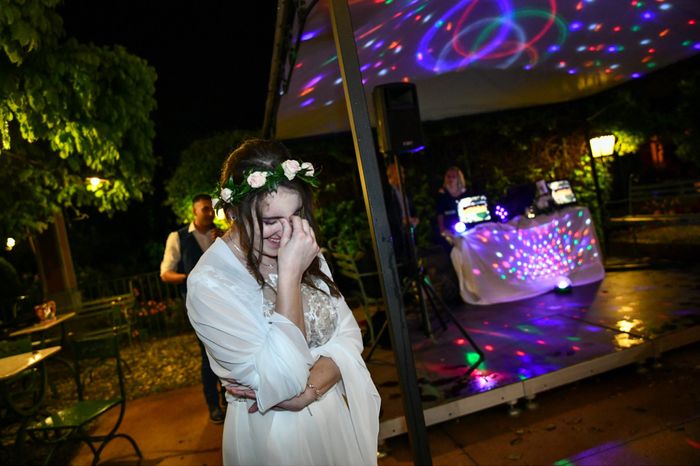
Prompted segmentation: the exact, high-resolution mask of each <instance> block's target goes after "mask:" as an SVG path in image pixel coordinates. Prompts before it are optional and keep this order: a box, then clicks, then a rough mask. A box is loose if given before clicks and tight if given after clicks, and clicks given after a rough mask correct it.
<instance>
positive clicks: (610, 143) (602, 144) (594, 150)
mask: <svg viewBox="0 0 700 466" xmlns="http://www.w3.org/2000/svg"><path fill="white" fill-rule="evenodd" d="M588 151H589V153H590V156H591V172H592V173H593V183H594V184H595V197H596V201H597V202H598V212H600V221H601V223H605V204H604V203H603V194H602V193H601V191H600V182H599V181H598V170H597V168H596V163H595V159H597V158H599V157H607V156H610V155H613V154H614V153H615V135H613V134H606V135H604V136H596V137H593V138H590V139H588ZM601 232H602V233H603V248H604V249H605V248H606V247H607V243H608V241H607V237H606V231H605V225H604V224H601Z"/></svg>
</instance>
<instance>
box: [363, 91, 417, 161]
mask: <svg viewBox="0 0 700 466" xmlns="http://www.w3.org/2000/svg"><path fill="white" fill-rule="evenodd" d="M372 97H373V100H374V110H375V112H376V116H377V135H378V137H379V150H380V151H381V152H382V153H383V154H385V155H386V154H402V153H407V152H418V151H419V150H422V149H423V148H424V146H423V131H422V128H421V122H420V112H419V111H418V94H417V93H416V86H415V84H412V83H389V84H382V85H380V86H376V87H375V88H374V90H373V91H372Z"/></svg>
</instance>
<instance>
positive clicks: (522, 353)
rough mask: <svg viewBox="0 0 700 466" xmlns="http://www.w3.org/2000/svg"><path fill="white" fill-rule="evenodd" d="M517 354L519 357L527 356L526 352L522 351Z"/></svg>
mask: <svg viewBox="0 0 700 466" xmlns="http://www.w3.org/2000/svg"><path fill="white" fill-rule="evenodd" d="M515 354H517V355H518V356H525V352H523V351H520V350H518V351H516V352H515Z"/></svg>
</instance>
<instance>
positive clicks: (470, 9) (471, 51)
mask: <svg viewBox="0 0 700 466" xmlns="http://www.w3.org/2000/svg"><path fill="white" fill-rule="evenodd" d="M350 8H351V14H352V18H353V24H354V26H355V41H356V44H357V50H358V56H359V59H360V64H361V71H362V76H363V83H364V85H365V89H366V90H367V91H368V92H369V91H371V89H372V88H373V87H374V86H376V85H379V84H383V83H387V82H398V81H405V82H408V81H410V82H415V83H416V85H417V87H418V91H419V98H422V95H421V89H422V88H424V87H428V88H429V90H428V91H426V92H423V95H430V96H431V98H433V97H435V98H439V97H440V96H442V98H444V99H445V100H446V101H448V100H449V105H445V104H444V103H436V102H432V101H431V102H422V105H421V107H422V108H421V113H422V117H423V119H426V120H429V119H435V118H442V117H447V116H455V115H459V114H468V113H475V112H479V111H485V110H496V109H502V108H510V107H515V106H520V105H531V104H538V103H539V104H542V103H551V102H556V101H561V100H567V99H571V98H576V97H581V96H583V95H588V94H591V93H594V92H597V91H599V90H602V89H604V88H606V87H609V86H611V85H614V84H617V83H621V82H624V81H625V80H628V79H634V78H637V77H640V76H642V75H644V74H645V73H647V72H649V71H651V70H653V69H655V68H658V67H661V66H665V65H668V64H670V63H673V62H675V61H678V60H681V59H683V58H687V57H689V56H691V55H693V54H696V53H698V52H699V51H700V29H699V27H700V26H698V24H697V21H698V19H700V2H698V1H696V0H615V1H611V0H579V1H576V0H567V1H561V0H457V1H455V0H406V1H399V0H355V1H352V0H351V1H350ZM302 38H303V42H302V45H301V48H300V50H299V58H298V60H297V63H296V66H295V70H294V74H293V75H292V82H291V86H290V89H289V92H288V94H287V95H286V96H284V98H283V99H282V105H281V109H280V130H281V131H282V132H284V127H285V125H290V127H291V128H294V127H296V128H300V130H301V131H302V132H304V131H306V132H309V131H310V132H312V133H313V132H316V133H319V132H324V130H325V128H326V127H329V125H332V124H334V123H332V122H328V121H318V120H317V121H316V122H315V123H316V124H315V125H314V126H311V127H310V128H309V129H306V130H304V129H301V125H302V123H300V122H299V121H298V120H297V121H288V120H289V119H298V118H299V117H300V116H303V115H305V114H313V113H314V112H317V115H328V111H329V110H328V107H338V106H340V105H341V104H343V94H342V86H341V80H340V72H339V67H338V60H337V56H336V51H335V45H334V42H333V37H332V33H331V26H330V19H329V12H328V5H327V3H326V2H323V1H321V2H319V4H318V5H317V6H316V7H315V8H314V10H313V11H312V14H311V16H310V18H309V19H308V21H307V25H306V28H305V31H304V35H303V36H302ZM499 72H500V73H499ZM455 73H456V74H457V75H456V76H452V77H451V78H450V79H451V80H450V81H449V82H450V85H449V87H445V86H444V82H443V81H440V80H438V81H439V82H435V83H431V82H430V81H431V80H435V78H437V77H441V76H447V75H452V74H455ZM490 73H494V75H493V76H494V77H492V74H490ZM503 73H508V74H507V76H508V77H510V78H513V79H510V80H506V78H505V76H503ZM522 73H524V74H522ZM523 80H530V81H535V82H536V84H534V83H531V84H528V83H525V82H523ZM440 83H443V84H440ZM455 83H456V84H455ZM431 86H435V88H434V89H433V87H431ZM461 86H464V90H465V91H471V92H472V93H474V94H475V95H478V96H479V97H480V99H482V100H483V102H482V101H477V102H474V100H475V99H474V98H471V99H470V102H471V104H468V103H465V104H464V105H462V104H461V102H460V101H459V99H457V101H455V99H454V95H455V94H457V93H458V92H459V91H461V89H460V87H461ZM445 89H449V90H450V91H454V92H452V93H451V95H450V96H446V95H444V91H445ZM430 90H436V91H439V92H430ZM523 92H525V93H526V94H527V95H525V96H522V95H518V94H522V93H523ZM469 105H472V106H473V107H474V106H478V108H472V107H470V106H469ZM324 108H325V109H326V110H324ZM336 110H338V109H336ZM340 110H341V112H340V116H342V114H343V111H344V108H340ZM335 124H337V123H335ZM342 124H346V122H342Z"/></svg>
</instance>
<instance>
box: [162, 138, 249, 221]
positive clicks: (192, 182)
mask: <svg viewBox="0 0 700 466" xmlns="http://www.w3.org/2000/svg"><path fill="white" fill-rule="evenodd" d="M254 136H255V134H253V133H250V132H246V131H230V132H224V133H219V134H216V135H214V136H211V137H209V138H206V139H199V140H197V141H194V142H193V143H192V144H190V145H189V146H188V147H187V148H186V149H185V150H184V151H182V154H180V163H179V164H178V166H177V168H176V169H175V172H174V173H173V176H172V177H171V178H170V179H169V180H168V181H167V182H166V183H165V191H166V195H167V197H166V200H165V203H166V204H167V205H168V206H170V208H171V209H172V210H173V212H174V213H175V216H176V217H177V218H178V220H180V221H181V222H182V223H188V222H190V221H192V198H193V197H194V196H196V195H197V194H201V193H205V194H212V195H214V193H215V191H216V187H217V185H218V183H219V174H220V173H221V166H222V165H223V163H224V161H225V160H226V157H227V156H228V154H230V153H231V152H232V151H233V149H235V148H236V147H237V146H238V145H240V144H241V143H242V142H243V141H244V140H246V139H248V138H251V137H254Z"/></svg>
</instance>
